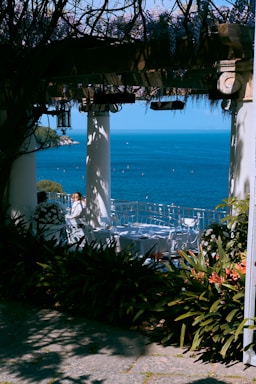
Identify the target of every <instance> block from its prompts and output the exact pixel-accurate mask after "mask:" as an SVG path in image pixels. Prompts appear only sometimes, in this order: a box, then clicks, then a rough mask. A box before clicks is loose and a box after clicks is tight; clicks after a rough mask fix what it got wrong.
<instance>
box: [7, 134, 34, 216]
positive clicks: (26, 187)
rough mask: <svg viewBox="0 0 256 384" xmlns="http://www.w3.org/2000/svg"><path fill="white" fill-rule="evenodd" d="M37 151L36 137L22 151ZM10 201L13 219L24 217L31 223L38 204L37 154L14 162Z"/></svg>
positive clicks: (10, 211) (29, 139) (27, 140)
mask: <svg viewBox="0 0 256 384" xmlns="http://www.w3.org/2000/svg"><path fill="white" fill-rule="evenodd" d="M33 149H35V142H34V136H31V137H29V138H28V139H26V141H25V143H24V144H23V147H22V150H27V151H30V150H33ZM8 195H9V196H8V201H9V204H10V209H9V214H10V216H11V217H17V216H19V215H23V216H24V217H25V218H26V220H27V221H30V219H31V214H32V212H33V210H34V209H35V206H36V204H37V198H36V196H37V195H36V155H35V152H33V153H28V154H24V155H22V156H20V157H19V158H18V159H17V160H15V161H14V163H13V166H12V171H11V175H10V183H9V194H8Z"/></svg>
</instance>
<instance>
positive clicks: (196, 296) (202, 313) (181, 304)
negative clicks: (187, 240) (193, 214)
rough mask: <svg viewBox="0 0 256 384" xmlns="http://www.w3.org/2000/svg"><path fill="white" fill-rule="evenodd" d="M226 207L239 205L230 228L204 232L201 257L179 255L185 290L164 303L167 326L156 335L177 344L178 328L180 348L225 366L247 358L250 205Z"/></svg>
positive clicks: (221, 226) (219, 226)
mask: <svg viewBox="0 0 256 384" xmlns="http://www.w3.org/2000/svg"><path fill="white" fill-rule="evenodd" d="M227 202H228V204H229V207H230V205H233V204H235V206H236V210H235V211H233V212H234V214H233V215H231V214H230V215H229V216H227V218H226V220H227V225H213V226H212V227H211V228H208V229H207V230H206V231H205V232H204V233H203V236H202V244H201V247H200V248H201V250H200V252H199V254H198V255H194V254H193V253H191V252H185V251H180V255H181V257H182V262H181V268H180V270H179V271H178V276H177V279H181V280H182V289H181V291H180V292H179V293H178V295H177V296H176V297H173V296H172V295H170V296H169V301H168V300H167V301H166V302H165V303H164V304H163V306H164V307H165V311H164V312H163V313H162V317H163V319H164V322H163V327H162V328H161V329H160V330H159V329H157V330H156V332H157V335H158V337H159V336H160V335H161V342H162V343H163V344H168V343H171V342H177V335H176V334H175V332H173V329H175V330H176V331H179V332H178V333H179V339H180V340H179V341H180V345H187V346H188V348H190V350H200V351H203V352H202V354H203V356H204V357H206V356H207V358H210V359H213V360H224V359H225V360H226V361H227V360H236V359H238V358H239V359H240V358H241V353H242V342H243V337H242V336H243V327H244V323H245V322H244V289H245V272H246V271H245V270H246V245H247V237H246V236H245V233H246V228H247V223H248V207H249V202H248V200H245V201H244V200H243V201H241V202H238V201H237V200H236V199H232V200H227V201H226V203H227ZM231 203H232V204H231ZM224 232H225V233H224ZM207 237H208V238H207ZM159 333H160V335H159Z"/></svg>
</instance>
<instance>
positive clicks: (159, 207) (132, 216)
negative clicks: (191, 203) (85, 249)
mask: <svg viewBox="0 0 256 384" xmlns="http://www.w3.org/2000/svg"><path fill="white" fill-rule="evenodd" d="M111 212H112V222H113V225H127V224H128V225H129V224H135V223H145V224H156V225H167V226H174V227H177V226H180V225H182V224H186V225H191V226H193V227H197V229H199V230H203V229H205V228H207V227H208V226H209V225H210V224H211V223H219V222H220V221H221V220H222V219H224V218H225V216H226V215H227V212H226V211H220V210H210V209H202V208H188V207H180V206H175V205H172V204H171V205H168V204H157V203H143V202H139V201H119V200H112V206H111Z"/></svg>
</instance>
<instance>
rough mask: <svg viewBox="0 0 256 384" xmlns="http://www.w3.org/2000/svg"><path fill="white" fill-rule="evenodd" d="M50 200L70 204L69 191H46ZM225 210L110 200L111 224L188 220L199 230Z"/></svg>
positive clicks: (215, 219)
mask: <svg viewBox="0 0 256 384" xmlns="http://www.w3.org/2000/svg"><path fill="white" fill-rule="evenodd" d="M47 196H48V200H49V201H57V202H59V203H60V204H61V205H62V206H63V207H64V208H70V207H71V194H65V193H56V192H48V193H47ZM226 215H227V212H226V211H221V210H210V209H203V208H188V207H180V206H177V205H173V204H170V205H169V204H158V203H148V202H139V201H125V200H115V199H112V200H111V221H112V225H113V226H117V225H132V224H143V223H145V224H155V225H166V226H174V227H177V226H180V225H182V224H186V223H188V222H190V224H191V226H192V224H193V227H196V228H197V229H198V230H200V231H202V230H203V229H205V228H207V227H208V226H209V225H210V224H211V223H219V222H220V221H221V220H222V219H224V218H225V216H226Z"/></svg>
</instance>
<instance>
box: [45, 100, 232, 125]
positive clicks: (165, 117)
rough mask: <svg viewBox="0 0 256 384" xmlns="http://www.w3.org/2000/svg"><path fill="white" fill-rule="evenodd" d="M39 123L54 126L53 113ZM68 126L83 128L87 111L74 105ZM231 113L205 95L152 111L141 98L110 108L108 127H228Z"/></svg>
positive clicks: (85, 123) (54, 118)
mask: <svg viewBox="0 0 256 384" xmlns="http://www.w3.org/2000/svg"><path fill="white" fill-rule="evenodd" d="M40 125H44V126H49V127H50V128H53V129H55V128H56V117H48V116H46V115H43V117H42V118H41V120H40ZM71 125H72V129H84V128H86V126H87V113H80V112H79V111H78V107H77V106H74V107H73V108H72V110H71ZM230 127H231V116H230V114H228V113H225V114H223V112H222V109H221V106H220V104H219V105H218V106H214V107H211V105H210V103H209V101H207V100H205V99H201V100H195V99H192V98H191V99H190V98H189V99H188V100H187V102H186V104H185V107H184V109H183V110H177V111H171V110H170V111H153V110H151V109H150V108H149V105H146V104H145V102H138V101H136V103H135V104H123V106H122V109H121V111H120V112H117V113H111V112H110V130H111V131H112V130H113V131H122V130H129V131H134V130H140V129H143V130H145V131H151V132H152V131H159V130H177V129H181V130H187V129H189V130H201V129H203V130H219V129H221V130H229V129H230Z"/></svg>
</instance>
